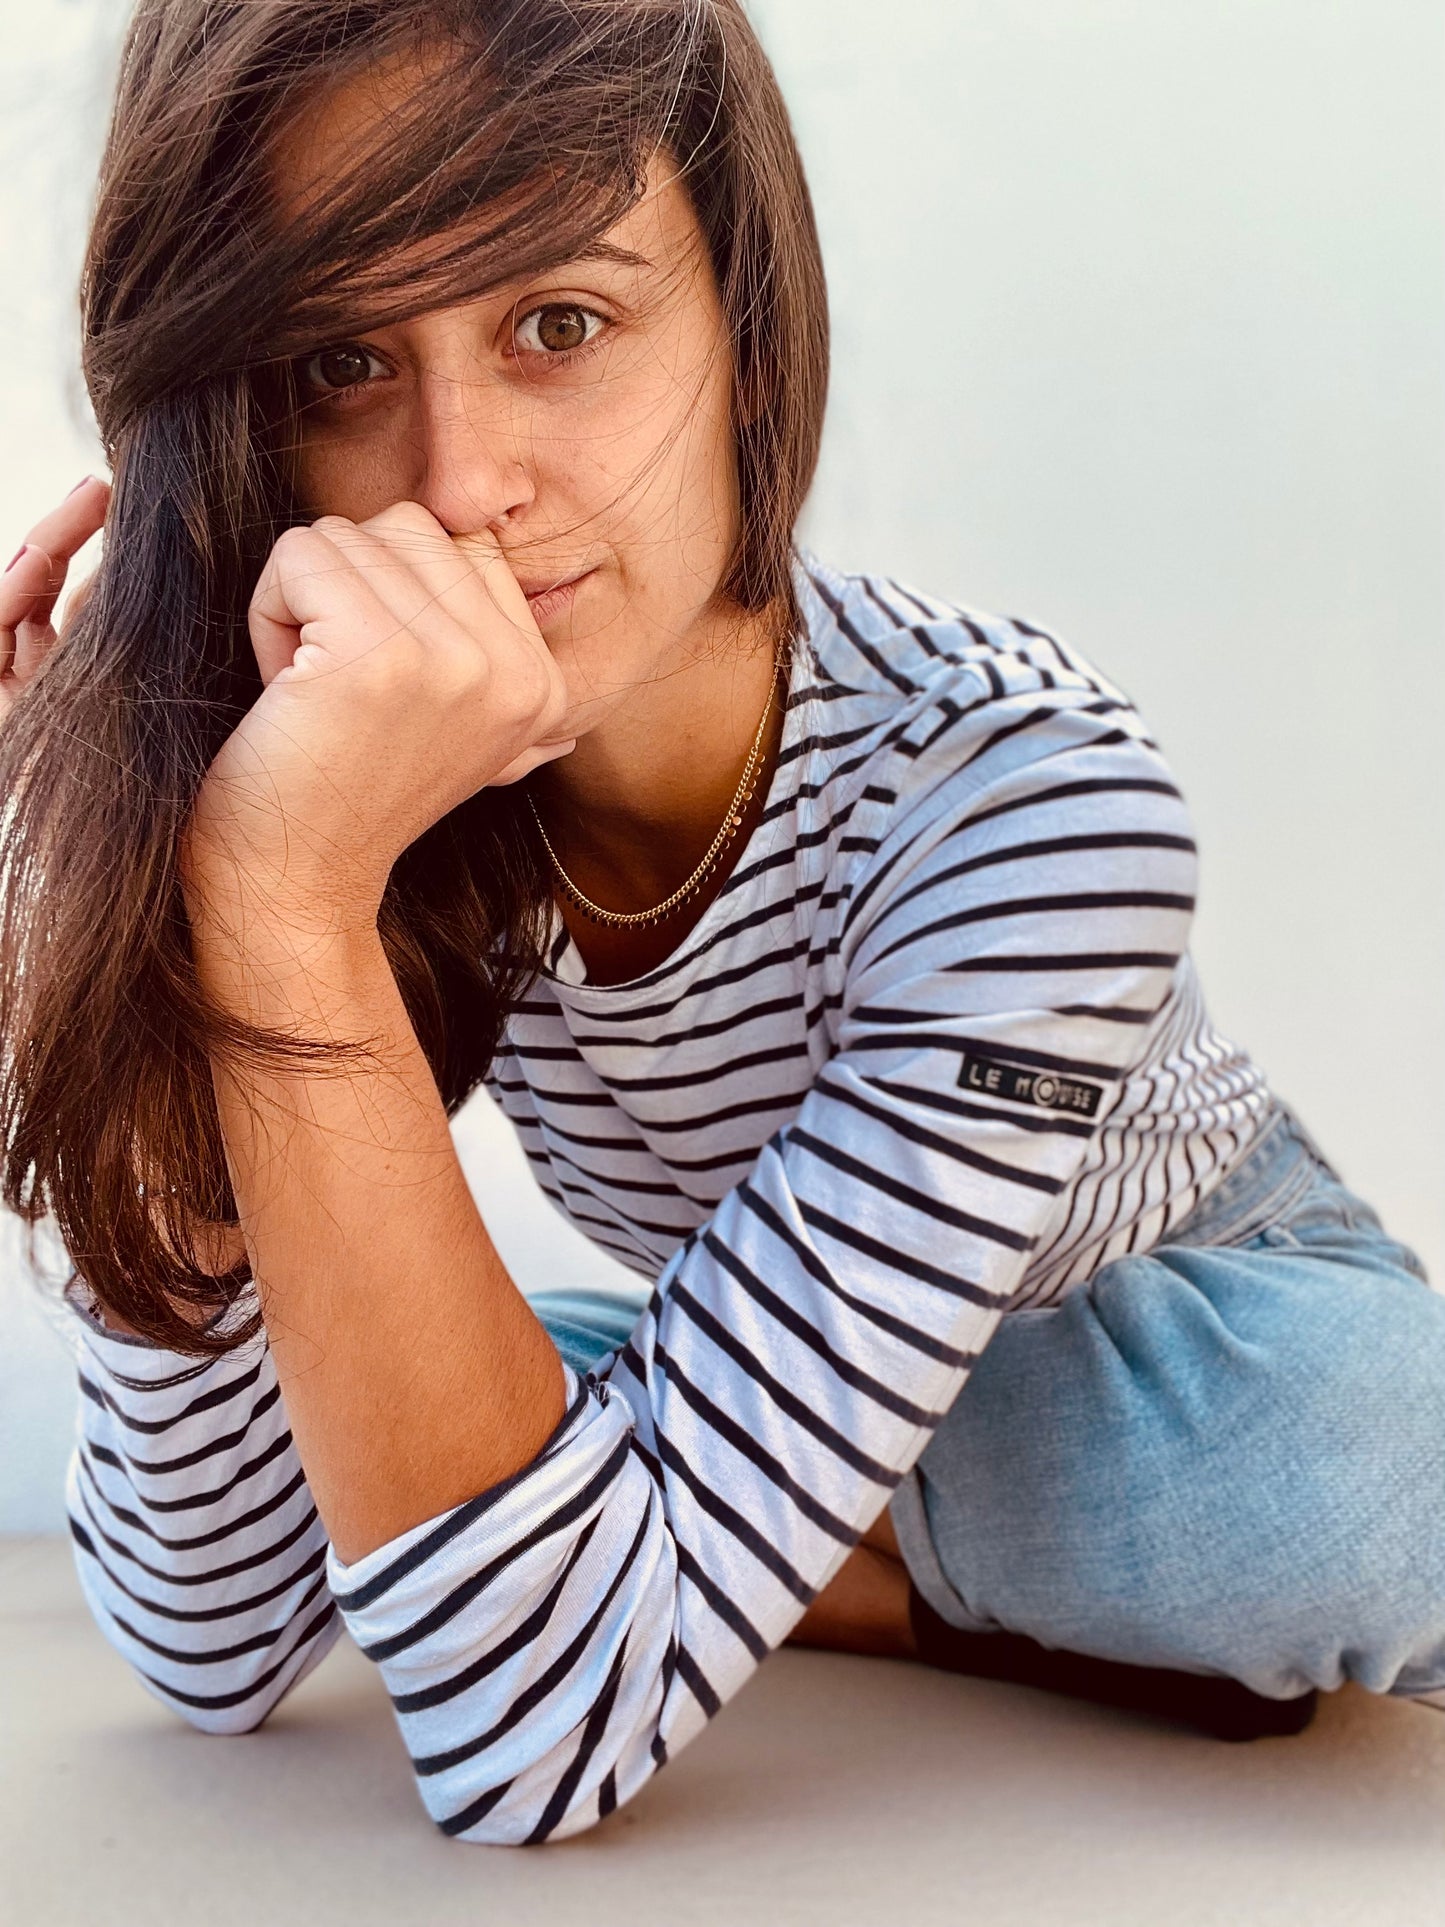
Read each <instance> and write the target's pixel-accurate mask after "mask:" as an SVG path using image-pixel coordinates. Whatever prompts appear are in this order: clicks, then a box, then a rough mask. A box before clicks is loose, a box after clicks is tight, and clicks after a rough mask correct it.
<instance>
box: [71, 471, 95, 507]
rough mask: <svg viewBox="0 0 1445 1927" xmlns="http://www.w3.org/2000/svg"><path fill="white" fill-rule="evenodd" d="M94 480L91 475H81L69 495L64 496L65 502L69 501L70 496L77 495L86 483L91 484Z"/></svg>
mask: <svg viewBox="0 0 1445 1927" xmlns="http://www.w3.org/2000/svg"><path fill="white" fill-rule="evenodd" d="M94 480H95V477H94V476H93V475H82V476H81V478H80V480H79V481H78V482H77V483H76V485H75V487H74V488H73V489H71V491H70V495H67V496H66V498H65V499H66V501H67V502H68V501H69V500H70V496H71V495H79V493H80V491H81V490H82V489H83V488H84V487H85V485H86V483H87V482H93V481H94Z"/></svg>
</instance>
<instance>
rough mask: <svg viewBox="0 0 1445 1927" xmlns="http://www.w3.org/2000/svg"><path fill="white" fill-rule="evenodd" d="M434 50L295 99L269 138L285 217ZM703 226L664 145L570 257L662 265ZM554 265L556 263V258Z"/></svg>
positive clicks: (299, 209)
mask: <svg viewBox="0 0 1445 1927" xmlns="http://www.w3.org/2000/svg"><path fill="white" fill-rule="evenodd" d="M436 59H437V56H436V55H435V54H432V55H430V56H428V55H424V54H409V55H405V56H401V55H394V56H388V57H386V58H385V59H379V60H377V61H375V62H373V63H372V64H371V65H370V66H368V67H366V68H364V69H362V70H361V71H360V72H358V73H356V74H353V75H349V76H347V77H346V78H344V79H342V80H339V81H335V82H333V83H331V84H330V85H328V86H326V87H324V88H323V89H321V90H320V91H318V92H316V93H314V94H313V95H312V96H311V98H310V99H309V100H306V101H304V102H303V103H302V104H301V105H299V106H298V107H297V109H296V111H295V113H293V115H292V116H291V118H290V120H289V121H287V122H286V124H285V125H284V126H283V128H282V129H281V131H280V133H279V134H278V136H277V137H276V139H275V141H274V142H273V144H272V149H271V164H270V168H269V178H270V186H271V193H272V197H273V200H274V204H275V206H276V207H277V208H278V209H279V211H280V214H281V217H282V219H283V221H287V222H289V221H292V220H295V219H298V218H300V217H302V216H304V215H305V214H307V213H308V212H310V211H311V210H312V209H313V208H315V207H318V206H319V205H321V204H322V203H324V201H325V199H326V197H327V195H328V193H329V192H330V191H331V189H332V188H333V186H334V184H335V183H336V182H337V181H338V180H340V179H341V178H342V176H343V175H345V174H346V173H348V172H349V171H350V170H352V169H354V168H355V167H356V165H357V163H358V161H359V160H360V159H362V158H363V157H364V156H365V154H366V153H367V152H368V150H375V149H377V148H379V147H380V146H381V145H382V144H383V143H384V142H385V141H386V140H387V139H388V137H389V136H391V135H393V134H394V133H395V131H396V129H397V127H398V126H399V125H400V124H402V123H403V122H404V120H405V118H406V117H407V115H408V113H409V112H411V111H413V110H414V108H415V105H416V103H417V101H418V99H419V98H424V97H425V89H426V86H427V83H428V80H429V78H430V76H431V72H432V66H433V62H434V61H435V60H436ZM700 240H701V234H700V231H699V229H698V225H697V219H696V216H695V214H694V213H693V208H692V203H691V200H690V199H689V197H688V194H687V190H686V188H685V187H684V186H683V183H682V180H681V178H680V176H679V175H678V172H677V165H676V161H675V160H674V158H673V156H672V155H671V154H670V153H669V152H668V151H667V150H666V149H659V150H658V151H657V152H656V153H654V154H653V155H652V156H651V158H650V160H649V162H648V166H647V174H646V183H645V190H644V193H643V195H642V198H641V199H640V200H639V201H638V202H637V203H636V205H635V206H633V207H632V208H630V209H629V210H628V211H627V213H626V214H625V215H624V216H623V217H622V219H621V220H620V221H618V222H617V223H616V224H615V225H614V226H613V227H611V228H609V229H608V231H607V234H606V235H605V237H602V238H600V239H599V241H598V242H597V243H595V244H594V245H593V246H592V247H590V248H586V249H584V250H583V251H582V252H581V253H580V254H577V255H574V256H572V257H570V259H571V260H573V261H602V262H612V263H613V264H615V265H619V266H623V267H629V268H633V269H635V270H637V271H638V272H645V271H647V270H649V269H655V270H658V271H661V272H666V271H667V270H668V269H669V268H673V269H675V268H676V267H678V266H679V265H680V264H681V263H683V262H684V261H686V260H688V259H691V258H693V257H694V256H695V254H696V253H697V250H698V243H699V242H700ZM557 265H559V266H561V265H563V264H562V263H560V262H559V263H558V264H557Z"/></svg>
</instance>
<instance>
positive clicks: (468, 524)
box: [413, 372, 537, 535]
mask: <svg viewBox="0 0 1445 1927" xmlns="http://www.w3.org/2000/svg"><path fill="white" fill-rule="evenodd" d="M421 389H422V397H421V400H422V405H421V419H420V421H419V423H418V427H419V430H420V439H421V447H420V450H419V454H420V457H421V461H420V470H421V473H420V476H419V480H418V485H417V488H416V492H415V494H414V497H413V499H414V500H416V501H419V502H420V503H421V504H422V506H423V507H424V508H428V509H430V510H431V512H432V514H433V515H434V516H435V517H436V518H437V520H438V521H439V522H440V523H441V525H442V527H443V528H444V529H446V530H448V531H449V532H450V533H451V534H452V535H472V534H476V533H477V532H479V531H480V530H483V529H487V528H490V527H492V526H493V525H494V524H499V523H505V522H506V521H507V519H508V518H509V517H510V516H513V515H516V514H518V513H519V512H520V511H521V510H523V509H525V508H526V507H527V506H528V505H529V504H530V503H531V502H533V501H534V500H535V499H536V494H537V491H536V487H535V484H534V483H533V481H532V478H531V475H530V474H529V473H528V470H527V467H526V465H525V464H524V463H523V461H522V459H521V452H520V450H521V445H522V433H523V427H524V424H523V421H522V418H521V413H520V410H519V409H518V408H517V407H516V406H515V405H514V403H513V400H512V398H511V397H509V396H507V395H506V394H504V393H503V394H498V393H496V392H494V391H492V390H491V384H488V383H483V382H475V381H467V380H464V379H458V378H457V377H456V376H455V375H451V374H441V373H439V372H438V373H432V374H428V375H426V376H425V377H423V380H422V384H421Z"/></svg>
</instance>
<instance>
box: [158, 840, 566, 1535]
mask: <svg viewBox="0 0 1445 1927" xmlns="http://www.w3.org/2000/svg"><path fill="white" fill-rule="evenodd" d="M190 902H191V907H192V923H193V929H194V939H195V947H196V959H197V967H198V970H199V972H200V975H201V978H202V981H203V983H204V984H205V986H206V988H207V989H208V990H209V991H210V993H211V995H212V996H213V997H214V998H215V999H216V1000H217V1001H218V1002H219V1003H220V1004H221V1005H222V1006H223V1007H224V1008H225V1009H227V1010H229V1011H231V1012H232V1013H234V1014H235V1015H237V1016H239V1017H243V1018H245V1019H246V1020H247V1021H249V1022H251V1023H254V1024H259V1025H263V1026H265V1027H267V1028H275V1029H280V1030H290V1031H294V1032H296V1033H298V1034H303V1035H306V1036H309V1037H315V1038H318V1039H322V1040H325V1041H327V1042H364V1043H368V1044H371V1045H372V1046H373V1047H374V1056H373V1057H371V1058H368V1059H366V1060H361V1061H358V1062H355V1063H353V1064H347V1065H344V1066H342V1067H339V1068H338V1067H335V1066H323V1067H321V1068H319V1069H312V1068H310V1067H306V1066H297V1067H292V1068H287V1069H283V1070H275V1069H270V1068H267V1069H257V1068H256V1067H254V1066H253V1065H251V1064H245V1065H240V1066H238V1065H235V1064H233V1063H230V1062H229V1061H227V1060H225V1059H224V1058H222V1057H220V1056H219V1055H218V1057H217V1059H216V1061H215V1066H214V1069H215V1086H216V1098H217V1104H218V1107H219V1112H220V1119H221V1129H222V1135H223V1137H224V1140H225V1144H226V1151H227V1157H228V1161H229V1164H230V1170H231V1178H232V1184H233V1188H234V1190H235V1194H236V1202H237V1207H238V1210H239V1213H240V1218H241V1223H242V1227H243V1229H244V1232H245V1236H246V1243H247V1247H248V1250H249V1253H250V1258H251V1264H252V1269H253V1273H254V1276H255V1278H256V1280H257V1284H258V1287H259V1290H260V1294H261V1306H262V1313H263V1316H264V1318H265V1322H266V1329H267V1334H268V1338H269V1341H270V1345H271V1350H272V1354H273V1356H274V1358H275V1361H276V1368H277V1372H278V1374H279V1377H280V1380H281V1385H282V1390H283V1395H284V1398H285V1401H286V1407H287V1411H288V1413H289V1416H290V1421H291V1427H292V1431H293V1433H294V1435H295V1440H296V1445H297V1449H298V1451H299V1453H300V1457H301V1461H302V1463H303V1464H304V1465H305V1467H306V1472H307V1477H308V1480H309V1482H310V1485H311V1489H312V1492H313V1494H314V1495H315V1499H316V1504H317V1507H318V1509H319V1510H320V1513H321V1516H322V1519H323V1520H324V1522H325V1524H326V1527H327V1530H328V1532H329V1534H330V1536H331V1539H332V1542H333V1544H334V1545H335V1547H336V1549H337V1553H338V1556H339V1557H341V1558H342V1559H344V1560H346V1561H348V1562H350V1561H354V1560H356V1559H359V1558H361V1557H363V1556H364V1555H365V1554H366V1553H368V1552H370V1551H372V1550H374V1549H375V1548H376V1547H378V1546H380V1545H383V1544H384V1543H386V1542H387V1541H388V1540H390V1539H393V1538H395V1537H396V1536H397V1535H398V1534H399V1533H401V1532H404V1531H405V1530H406V1529H407V1528H408V1527H411V1526H414V1525H417V1524H420V1523H421V1522H422V1521H424V1520H426V1519H429V1518H432V1517H434V1516H435V1515H436V1514H438V1513H440V1512H443V1511H445V1510H447V1509H448V1508H449V1507H451V1506H454V1505H457V1504H459V1503H461V1502H462V1501H463V1500H465V1499H468V1498H471V1497H473V1496H475V1495H476V1494H478V1493H481V1492H484V1491H486V1490H488V1489H489V1488H490V1487H491V1486H493V1485H495V1484H496V1483H497V1482H498V1481H500V1480H502V1479H504V1478H506V1477H508V1476H509V1475H510V1474H511V1473H513V1472H515V1471H517V1470H518V1469H519V1468H521V1467H522V1466H524V1465H527V1464H528V1463H530V1461H531V1460H532V1459H533V1458H534V1457H535V1456H536V1454H537V1452H538V1450H539V1449H540V1448H541V1446H542V1445H543V1443H544V1442H545V1441H546V1439H547V1438H548V1437H549V1435H550V1434H551V1433H552V1432H553V1430H554V1429H555V1427H556V1425H557V1423H558V1421H559V1420H560V1418H561V1416H562V1409H563V1403H562V1386H563V1379H562V1371H561V1365H560V1361H559V1360H558V1357H557V1353H556V1349H555V1347H554V1346H553V1344H552V1342H551V1340H550V1339H549V1338H548V1336H547V1334H546V1332H545V1331H544V1330H543V1328H542V1326H541V1325H540V1324H539V1323H538V1321H537V1319H536V1318H535V1317H534V1315H533V1314H532V1312H531V1310H530V1309H529V1308H528V1306H527V1304H526V1301H525V1300H524V1299H523V1297H522V1296H521V1294H520V1292H519V1291H518V1290H517V1288H516V1286H515V1285H514V1284H513V1282H512V1280H511V1278H510V1277H509V1276H508V1274H507V1272H506V1269H505V1267H504V1266H503V1265H502V1263H501V1260H500V1259H499V1257H498V1256H497V1253H496V1250H495V1248H494V1247H493V1245H492V1242H491V1240H490V1238H489V1237H488V1235H487V1232H486V1229H485V1227H484V1225H483V1223H482V1221H481V1218H480V1217H479V1215H478V1213H477V1210H476V1206H475V1204H474V1203H473V1201H472V1198H471V1195H470V1192H469V1191H468V1188H467V1185H466V1181H465V1179H464V1177H463V1175H462V1171H461V1167H460V1165H459V1163H458V1161H457V1156H456V1152H455V1149H454V1147H453V1144H452V1139H451V1133H450V1130H449V1128H448V1124H447V1118H446V1113H445V1110H444V1107H443V1105H442V1102H441V1098H440V1095H439V1093H438V1091H437V1089H436V1085H435V1082H434V1080H433V1078H432V1076H431V1072H430V1069H429V1067H428V1065H427V1063H426V1060H425V1057H424V1056H423V1053H422V1051H421V1047H420V1045H419V1044H418V1042H417V1040H416V1036H415V1033H414V1032H413V1030H412V1028H411V1025H410V1022H409V1020H408V1018H407V1015H406V1011H405V1007H404V1006H403V1004H402V1000H401V996H400V993H399V992H398V990H397V987H396V983H395V980H394V979H393V977H392V974H391V970H390V968H389V966H388V964H387V962H386V957H385V954H384V952H383V950H382V946H381V942H380V939H379V937H378V935H377V933H376V929H375V924H374V922H371V921H369V920H368V919H365V918H358V919H355V920H348V921H343V920H341V919H336V920H334V921H332V922H328V921H327V920H326V919H324V918H321V917H318V918H315V919H313V920H311V921H310V922H309V924H308V922H307V920H306V919H305V918H303V917H298V916H295V915H292V916H290V917H289V918H283V917H281V916H280V915H278V914H277V912H276V908H275V903H274V899H273V898H272V897H270V896H269V895H268V894H267V893H263V892H261V891H258V890H253V889H249V888H248V887H247V886H246V884H245V883H244V881H242V880H238V878H237V877H236V874H235V872H234V871H229V872H224V873H222V875H221V877H220V878H219V879H217V880H210V881H202V882H200V883H196V882H194V881H193V886H192V889H191V892H190Z"/></svg>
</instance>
